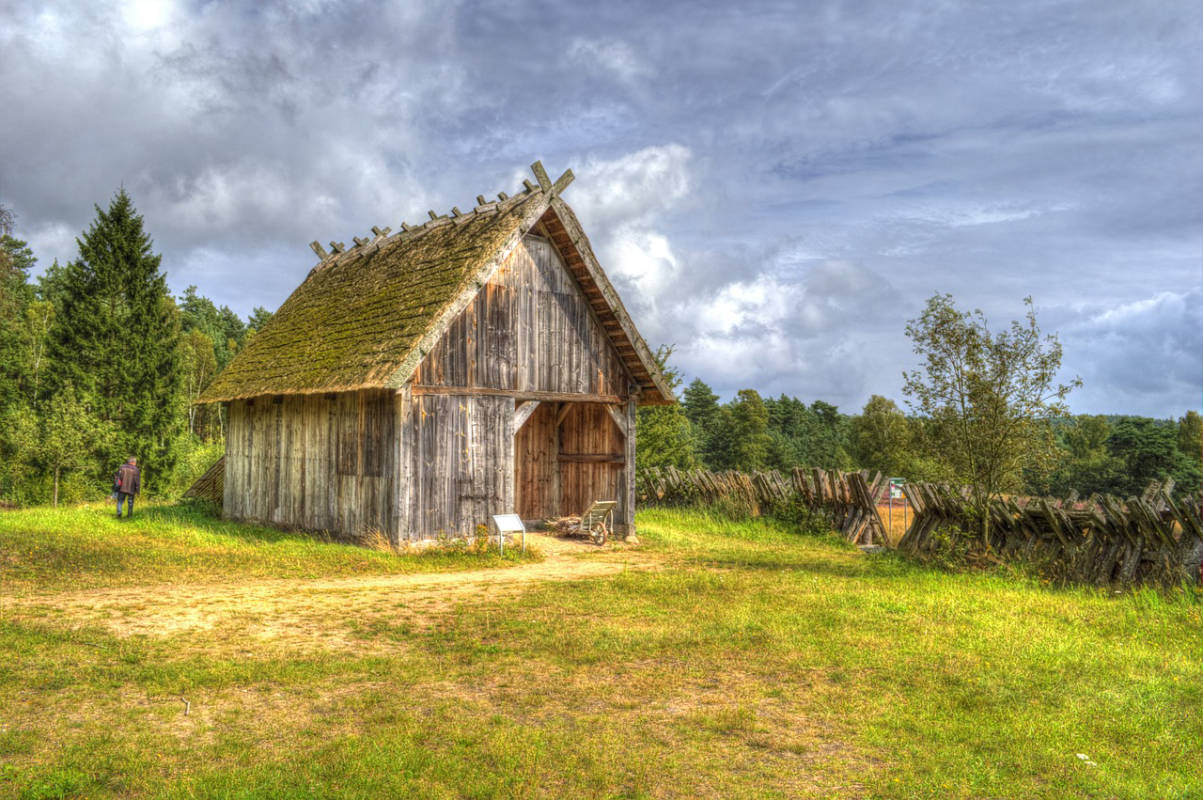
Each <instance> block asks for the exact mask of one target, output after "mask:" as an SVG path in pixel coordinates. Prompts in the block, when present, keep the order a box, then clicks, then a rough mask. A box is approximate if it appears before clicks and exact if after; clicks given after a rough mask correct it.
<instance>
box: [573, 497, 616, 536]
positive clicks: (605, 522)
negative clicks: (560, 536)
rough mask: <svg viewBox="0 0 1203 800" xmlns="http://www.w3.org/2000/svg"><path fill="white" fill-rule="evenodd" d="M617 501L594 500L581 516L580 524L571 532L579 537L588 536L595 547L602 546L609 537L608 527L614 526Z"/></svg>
mask: <svg viewBox="0 0 1203 800" xmlns="http://www.w3.org/2000/svg"><path fill="white" fill-rule="evenodd" d="M617 506H618V501H617V500H596V501H594V503H593V505H591V506H589V510H588V511H586V512H585V513H584V514H582V515H581V521H580V524H579V525H577V527H576V530H575V531H572V533H575V534H577V535H580V536H588V537H589V538H590V539H592V540H593V543H594V544H596V545H603V544H605V543H606V539H607V538H609V536H610V527H611V526H612V525H613V524H614V522H613V517H614V509H615V508H616V507H617Z"/></svg>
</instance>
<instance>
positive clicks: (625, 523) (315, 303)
mask: <svg viewBox="0 0 1203 800" xmlns="http://www.w3.org/2000/svg"><path fill="white" fill-rule="evenodd" d="M532 170H533V172H534V174H535V178H536V179H537V182H535V183H532V182H531V181H529V180H528V181H525V182H524V184H525V188H524V189H523V190H522V191H521V192H519V193H518V194H516V195H515V196H513V197H510V196H507V195H506V194H505V193H501V194H499V195H498V199H497V200H494V201H486V200H485V198H484V197H483V196H481V197H478V198H477V203H478V204H477V205H476V207H475V208H473V209H472V210H471V211H467V212H464V211H460V210H459V209H458V208H453V209H451V212H450V214H447V215H443V216H439V215H436V214H435V213H434V212H433V211H432V212H430V217H431V218H430V220H429V221H428V222H426V223H425V224H423V225H420V226H411V225H407V224H402V226H401V227H402V230H401V231H400V232H399V233H395V234H390V231H389V230H388V229H380V228H373V229H372V231H373V235H372V236H371V237H367V238H363V239H360V238H356V239H355V240H354V245H353V246H352V247H345V246H344V245H343V244H342V243H338V242H331V243H330V244H331V248H332V252H329V253H327V252H326V251H325V250H324V249H323V248H322V247H321V245H319V244H318V243H316V242H314V243H313V245H312V247H313V249H314V251H315V252H317V253H318V255H319V257H320V258H321V262H320V263H319V264H318V265H317V266H316V267H314V268H313V270H312V271H311V272H310V273H309V276H308V277H307V278H306V279H305V281H304V282H303V283H302V284H301V285H300V286H299V287H297V289H296V290H295V291H294V292H293V293H292V295H291V296H290V297H289V298H288V299H287V300H286V301H285V302H284V305H282V306H281V307H280V309H279V311H277V312H276V314H275V316H274V317H273V318H272V320H271V321H270V322H269V323H268V324H267V325H266V326H265V327H264V328H263V329H262V330H261V331H259V332H258V333H257V334H256V335H255V336H254V337H253V338H252V339H251V340H250V341H249V342H248V344H247V346H246V347H245V348H244V349H243V350H242V352H240V353H239V354H238V355H237V357H235V359H234V360H233V361H232V362H231V363H230V364H229V366H227V367H226V369H225V370H224V371H223V372H222V373H221V374H220V375H219V376H218V377H217V378H216V379H215V380H214V381H213V383H212V384H211V385H210V386H209V387H208V388H207V389H206V391H205V392H204V394H203V395H202V397H201V399H200V402H202V403H218V402H220V403H224V404H226V405H227V407H228V412H229V426H228V430H227V437H226V456H225V458H224V476H223V480H224V490H223V491H222V507H223V513H224V515H225V516H226V517H228V518H230V519H238V520H257V521H264V522H270V523H273V524H277V525H282V526H286V527H293V528H300V529H307V530H315V531H330V532H334V533H338V534H342V535H350V536H354V535H358V534H361V533H364V532H367V531H372V530H378V531H380V532H383V533H385V534H387V535H388V537H389V538H390V539H391V540H392V541H393V542H394V543H399V542H402V541H405V540H422V539H430V538H434V537H438V536H440V535H445V536H463V535H471V534H472V533H474V532H475V531H476V529H477V526H478V525H480V524H489V523H490V519H491V516H492V515H493V514H501V513H509V512H514V511H516V512H517V513H518V514H520V515H521V516H522V518H523V519H524V520H529V521H537V520H543V519H546V518H550V517H557V516H563V515H570V514H580V513H582V511H584V510H585V509H586V508H587V507H588V506H589V504H590V503H591V502H592V501H594V500H617V501H618V507H617V509H616V513H615V518H614V523H615V531H616V532H618V533H626V534H627V535H631V534H633V533H634V512H635V501H634V497H635V492H634V468H635V408H636V406H639V405H646V404H666V403H672V402H674V399H673V396H672V393H671V391H670V390H669V389H668V387H667V385H666V384H665V380H664V377H663V375H662V374H661V373H660V371H659V369H658V368H657V365H656V363H655V360H654V359H653V357H652V354H651V352H650V351H649V350H648V347H647V344H646V343H645V342H644V341H643V339H642V338H641V337H640V335H639V332H638V331H637V330H636V329H635V325H634V323H632V321H631V318H630V317H629V316H628V314H627V312H626V310H625V309H624V308H623V305H622V302H621V301H620V300H619V298H618V295H617V294H616V293H615V291H614V287H613V286H611V284H610V281H609V280H607V278H606V275H605V273H604V272H603V271H602V268H601V265H600V264H598V262H597V258H596V257H595V256H594V255H593V251H592V249H591V248H590V246H589V240H588V239H587V238H586V237H585V234H584V232H583V231H582V230H581V228H580V225H579V224H578V222H577V219H576V216H575V215H574V214H573V212H572V209H571V208H569V207H568V205H567V204H565V203H564V201H563V200H562V199H561V198H560V194H561V192H563V190H564V189H565V187H567V186H568V184H569V183H571V182H572V173H571V171H569V172H565V173H564V175H562V176H561V177H560V178H559V179H558V180H556V181H555V182H554V183H553V182H552V181H551V180H550V179H549V177H548V175H547V173H546V171H545V170H544V169H543V167H542V165H541V164H539V163H538V162H536V163H535V164H534V165H532ZM213 477H214V476H211V477H210V480H211V481H212V479H213ZM213 483H214V484H216V483H219V481H213Z"/></svg>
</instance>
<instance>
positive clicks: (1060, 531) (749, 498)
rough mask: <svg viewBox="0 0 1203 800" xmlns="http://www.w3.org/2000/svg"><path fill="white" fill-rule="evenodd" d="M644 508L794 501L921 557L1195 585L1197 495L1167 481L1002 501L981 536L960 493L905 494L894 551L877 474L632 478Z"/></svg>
mask: <svg viewBox="0 0 1203 800" xmlns="http://www.w3.org/2000/svg"><path fill="white" fill-rule="evenodd" d="M636 485H637V488H638V494H639V497H638V500H639V502H640V503H641V504H645V505H678V506H687V505H717V506H721V507H726V508H730V509H732V510H738V511H743V512H746V513H751V514H760V513H773V512H774V511H775V510H777V509H781V508H784V507H787V506H788V505H789V504H791V503H795V502H800V503H802V504H803V505H805V506H806V507H807V508H809V509H810V510H811V511H814V512H818V513H822V514H825V515H826V516H828V517H829V518H830V519H831V521H832V524H833V525H834V527H835V528H836V529H837V530H839V531H840V532H841V533H842V534H843V535H844V536H845V537H847V538H848V540H849V541H851V542H853V543H855V544H858V545H862V546H870V545H871V546H885V547H892V548H896V549H898V550H900V551H902V552H906V553H911V554H915V555H918V556H929V555H931V554H932V553H934V552H935V551H937V550H938V549H939V548H940V547H942V546H945V545H946V544H947V543H949V542H950V541H951V540H952V539H954V538H955V539H956V540H957V541H958V542H959V543H961V544H963V545H965V546H966V547H967V548H970V549H976V550H977V551H979V552H985V553H987V554H992V555H993V556H994V557H996V558H999V559H1005V560H1014V559H1023V560H1028V561H1032V562H1039V563H1041V564H1043V565H1045V567H1046V569H1048V570H1049V571H1050V572H1051V573H1053V574H1054V575H1055V576H1056V577H1058V578H1060V579H1063V580H1067V581H1072V582H1075V583H1088V584H1095V585H1120V586H1131V585H1139V584H1158V585H1163V586H1171V585H1177V584H1179V583H1181V582H1183V581H1199V580H1203V574H1201V572H1200V570H1201V569H1203V568H1201V567H1200V561H1201V560H1203V494H1200V492H1198V491H1196V492H1192V493H1187V494H1185V495H1182V496H1178V497H1175V496H1174V495H1173V489H1174V483H1173V481H1172V480H1167V481H1164V482H1154V483H1152V484H1151V485H1150V486H1149V487H1148V488H1147V489H1146V490H1145V491H1144V492H1143V493H1142V494H1141V495H1140V496H1139V497H1129V498H1127V499H1123V500H1121V499H1120V498H1117V497H1113V496H1111V495H1092V496H1090V497H1089V498H1087V499H1085V500H1080V499H1079V498H1078V497H1077V495H1071V496H1070V497H1068V498H1064V499H1053V498H1039V497H1036V498H1002V499H997V500H994V501H992V502H991V503H990V504H989V511H988V513H989V516H990V525H989V527H988V531H989V533H988V534H987V538H986V539H985V540H983V538H982V535H981V533H980V530H981V525H980V524H979V517H978V516H977V514H976V513H975V511H974V508H973V506H972V504H971V503H970V501H969V494H968V492H967V490H964V489H956V488H954V487H951V486H949V485H947V484H936V483H909V484H906V485H905V486H904V487H903V491H904V492H905V494H906V498H907V501H908V502H909V504H910V506H911V508H912V509H913V510H914V512H915V513H914V518H913V520H912V522H911V524H910V526H909V527H908V528H907V530H906V533H904V534H903V536H902V537H901V538H900V539H899V540H898V541H897V542H896V543H892V542H890V541H889V538H888V537H887V535H886V530H885V526H884V525H883V524H882V520H881V516H880V515H879V514H878V511H877V501H878V498H880V497H881V496H882V494H883V491H884V489H885V480H884V479H883V478H882V476H881V474H880V473H879V474H877V475H874V476H873V477H872V478H870V477H869V473H868V472H866V471H861V472H839V471H836V470H821V469H805V468H800V467H799V468H795V469H794V470H793V472H792V473H791V474H790V476H789V477H786V476H785V475H782V474H781V473H780V472H776V471H770V472H752V473H745V472H708V471H706V470H678V469H675V468H672V467H667V468H648V469H641V470H639V472H638V479H637V483H636Z"/></svg>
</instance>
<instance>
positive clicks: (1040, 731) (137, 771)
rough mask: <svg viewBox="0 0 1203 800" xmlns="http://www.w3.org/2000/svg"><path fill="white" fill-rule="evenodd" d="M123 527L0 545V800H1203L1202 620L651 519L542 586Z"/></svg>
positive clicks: (244, 539)
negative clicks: (629, 545) (628, 542)
mask: <svg viewBox="0 0 1203 800" xmlns="http://www.w3.org/2000/svg"><path fill="white" fill-rule="evenodd" d="M104 514H105V511H104V510H102V509H100V507H97V508H94V509H88V508H85V509H74V510H68V511H59V512H52V511H43V510H35V511H27V512H7V513H0V554H2V555H0V557H2V559H3V560H2V566H0V576H2V580H3V584H2V586H0V798H8V797H13V798H60V797H125V796H135V797H181V798H183V797H188V798H192V797H198V798H293V797H296V798H301V797H375V796H413V797H449V798H450V797H471V798H492V797H724V798H725V797H897V798H910V797H932V798H945V797H973V798H996V797H997V798H1002V797H1006V798H1013V797H1049V798H1054V797H1055V798H1060V797H1098V798H1112V797H1115V798H1147V797H1159V798H1197V797H1201V796H1203V711H1201V709H1203V658H1201V654H1203V618H1201V608H1203V602H1201V600H1200V598H1199V596H1198V595H1197V594H1189V595H1188V594H1183V595H1179V596H1165V595H1161V594H1156V593H1153V592H1138V593H1134V594H1124V595H1112V594H1109V593H1107V592H1102V591H1096V590H1085V589H1074V590H1066V589H1055V588H1050V587H1047V586H1042V585H1040V584H1038V583H1035V582H1032V581H1029V580H1027V579H1024V578H1022V577H1017V576H1010V575H1006V574H1002V573H994V574H982V573H977V574H953V573H945V572H939V571H933V570H929V569H925V568H921V567H918V566H914V565H912V564H909V563H907V562H904V561H902V560H900V559H898V558H896V557H894V556H892V555H876V556H865V555H862V554H861V553H860V552H859V551H856V550H854V549H850V548H849V547H847V546H846V545H844V544H843V543H842V542H840V541H838V540H837V539H835V538H834V537H815V536H800V535H798V534H796V533H793V532H790V531H788V530H786V529H784V528H783V527H781V526H779V525H776V524H773V523H769V522H762V521H757V522H744V523H736V522H731V521H727V520H722V519H718V518H712V517H707V516H705V515H703V514H699V513H690V512H675V511H664V510H649V511H645V512H642V513H641V515H640V517H639V524H640V529H639V530H640V536H641V538H642V539H643V542H644V543H643V545H642V546H641V547H639V548H637V549H623V548H617V549H613V550H606V551H601V550H596V549H591V548H584V547H582V548H578V549H576V550H572V551H571V552H570V551H567V550H566V551H564V552H552V551H547V552H546V553H545V555H546V558H544V559H542V560H539V558H538V557H531V558H528V559H527V560H525V561H521V560H517V559H515V560H510V559H508V558H507V559H504V560H503V559H501V558H499V557H498V556H497V555H496V554H489V555H480V554H475V553H468V552H452V553H442V554H427V555H422V556H413V555H408V556H394V555H389V554H383V553H374V552H370V551H365V550H360V549H354V548H349V547H346V546H342V545H337V544H329V543H320V542H315V541H312V540H310V539H306V538H304V537H299V536H293V535H290V534H283V533H280V532H276V531H271V530H268V529H260V528H249V527H243V526H235V525H229V524H224V523H220V522H217V521H214V520H211V519H207V518H205V517H203V516H199V515H196V514H194V513H191V512H186V511H183V510H180V509H176V508H171V507H165V508H158V509H148V513H146V514H145V515H144V516H142V517H140V518H137V517H136V518H135V519H134V520H133V521H131V522H128V523H124V522H123V523H121V524H118V523H117V522H116V520H110V519H108V518H107V517H105V516H104ZM557 570H560V571H562V574H558V575H557V574H555V573H556V571H557ZM590 570H592V571H591V572H590ZM524 576H525V577H524ZM461 579H462V580H461ZM243 597H256V598H259V599H260V601H261V602H260V605H259V606H257V607H256V608H255V609H254V610H253V611H248V610H247V609H245V608H243V602H242V600H241V599H240V598H243ZM188 611H191V612H195V613H194V614H193V615H192V616H189V615H188V614H186V613H184V612H188ZM169 612H170V613H169ZM173 614H175V616H172V615H173ZM167 619H173V620H176V621H177V622H178V621H181V620H182V621H183V622H182V624H178V625H163V624H161V622H162V621H163V620H167ZM190 620H191V621H190ZM139 623H142V624H139ZM298 631H300V633H301V634H302V635H297V632H298ZM290 634H292V635H290ZM1079 754H1081V755H1082V756H1085V758H1083V757H1080V756H1079Z"/></svg>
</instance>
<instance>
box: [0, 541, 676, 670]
mask: <svg viewBox="0 0 1203 800" xmlns="http://www.w3.org/2000/svg"><path fill="white" fill-rule="evenodd" d="M527 540H528V543H529V544H530V545H531V546H533V547H536V548H538V549H539V550H540V551H542V552H543V553H544V555H545V560H543V561H541V562H537V563H531V564H522V565H519V566H515V567H508V568H499V569H487V570H471V571H462V572H437V573H418V574H409V575H371V576H365V577H349V578H332V579H318V580H305V579H271V580H261V581H242V582H238V583H206V584H165V585H164V584H160V585H152V586H133V587H121V588H116V589H97V590H89V591H80V592H63V593H59V594H49V595H47V594H39V595H36V596H14V595H7V596H5V595H0V606H2V607H3V608H4V610H5V613H6V615H8V616H11V617H17V618H26V619H38V618H40V619H46V620H53V621H54V622H55V623H56V624H62V623H64V622H67V623H68V624H69V625H70V626H71V627H73V628H84V627H95V626H99V627H103V628H106V629H108V630H110V631H112V632H113V633H115V634H117V635H120V636H131V635H145V636H151V637H157V636H173V635H179V634H187V633H189V632H207V631H213V630H219V631H221V632H222V634H223V635H224V634H226V633H229V635H230V639H231V641H243V642H246V643H247V644H251V643H254V642H258V643H260V644H262V643H264V642H265V641H266V640H271V641H272V642H273V643H275V644H281V645H291V644H303V645H310V646H312V645H315V644H316V645H325V646H327V647H331V648H335V649H342V648H343V647H346V646H352V645H354V643H355V641H356V640H357V638H358V637H356V636H355V631H354V625H355V624H360V625H369V624H371V622H372V621H373V620H380V619H384V620H387V621H388V622H389V623H390V624H400V623H411V624H413V625H414V626H415V627H425V626H426V625H429V624H430V622H431V612H440V611H447V610H449V609H451V608H453V607H454V606H455V604H457V603H459V602H464V601H469V600H471V601H479V600H487V599H492V598H500V597H509V596H513V595H514V594H516V593H520V592H523V591H525V590H527V589H529V588H531V587H532V586H535V585H537V584H539V583H543V582H546V581H572V580H580V579H585V578H603V577H607V576H611V575H616V574H618V573H621V572H623V571H625V570H647V569H655V568H657V567H658V566H659V564H660V562H659V559H657V558H656V557H654V556H652V555H650V554H648V553H645V552H643V551H642V550H640V549H638V548H637V547H629V546H625V545H622V544H617V545H607V546H606V547H604V548H598V547H597V546H595V545H593V544H591V543H589V542H588V541H587V540H584V539H558V538H555V537H551V536H545V535H540V534H533V535H532V534H528V535H527ZM332 619H333V620H338V621H339V622H340V623H341V622H344V621H351V622H352V625H351V627H347V626H345V625H343V624H338V625H331V624H330V623H331V620H332Z"/></svg>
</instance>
